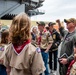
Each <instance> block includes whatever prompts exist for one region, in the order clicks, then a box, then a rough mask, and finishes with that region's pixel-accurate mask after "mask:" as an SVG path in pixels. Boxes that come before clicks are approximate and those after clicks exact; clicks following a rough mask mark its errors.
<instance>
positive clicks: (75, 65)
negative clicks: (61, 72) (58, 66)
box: [66, 42, 76, 75]
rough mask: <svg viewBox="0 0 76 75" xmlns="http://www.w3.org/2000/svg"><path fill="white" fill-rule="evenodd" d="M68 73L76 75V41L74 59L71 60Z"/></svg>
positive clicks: (68, 74)
mask: <svg viewBox="0 0 76 75" xmlns="http://www.w3.org/2000/svg"><path fill="white" fill-rule="evenodd" d="M66 75H76V42H75V44H74V60H72V61H71V63H70V65H69V67H68V71H67V74H66Z"/></svg>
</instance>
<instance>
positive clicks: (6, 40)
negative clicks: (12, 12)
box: [1, 30, 9, 44]
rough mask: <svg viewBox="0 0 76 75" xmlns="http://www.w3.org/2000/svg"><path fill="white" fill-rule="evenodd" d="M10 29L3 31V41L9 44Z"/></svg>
mask: <svg viewBox="0 0 76 75" xmlns="http://www.w3.org/2000/svg"><path fill="white" fill-rule="evenodd" d="M8 37H9V31H8V30H5V31H3V32H2V33H1V43H4V44H8V39H7V38H8Z"/></svg>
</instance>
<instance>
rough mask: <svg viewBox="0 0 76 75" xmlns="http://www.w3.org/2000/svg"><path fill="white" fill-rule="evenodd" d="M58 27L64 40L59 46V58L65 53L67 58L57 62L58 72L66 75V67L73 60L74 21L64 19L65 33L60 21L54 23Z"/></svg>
mask: <svg viewBox="0 0 76 75" xmlns="http://www.w3.org/2000/svg"><path fill="white" fill-rule="evenodd" d="M56 22H57V23H58V25H59V30H60V33H63V34H64V38H63V41H62V45H61V50H60V57H61V56H62V55H63V54H64V53H66V54H67V56H68V57H67V58H64V57H62V58H61V59H60V60H59V62H60V64H61V65H62V66H61V65H60V67H59V72H60V75H66V73H67V69H68V65H69V63H70V62H71V61H72V60H73V59H74V57H73V51H74V50H73V45H74V43H75V42H76V29H75V27H76V19H74V18H70V19H64V22H65V23H66V26H67V29H68V31H65V29H64V28H63V27H62V26H61V23H60V20H57V21H56Z"/></svg>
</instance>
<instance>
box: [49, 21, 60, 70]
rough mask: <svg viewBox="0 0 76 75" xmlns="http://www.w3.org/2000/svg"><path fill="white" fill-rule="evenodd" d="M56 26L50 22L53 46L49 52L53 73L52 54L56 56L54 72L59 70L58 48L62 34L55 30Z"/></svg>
mask: <svg viewBox="0 0 76 75" xmlns="http://www.w3.org/2000/svg"><path fill="white" fill-rule="evenodd" d="M54 25H55V23H53V22H50V23H49V24H48V26H49V32H50V34H51V35H52V38H53V44H52V46H51V48H50V50H49V66H50V69H51V71H52V60H53V59H52V54H53V55H54V71H56V70H57V53H58V46H59V44H60V42H61V38H60V34H59V33H58V32H57V30H56V29H54Z"/></svg>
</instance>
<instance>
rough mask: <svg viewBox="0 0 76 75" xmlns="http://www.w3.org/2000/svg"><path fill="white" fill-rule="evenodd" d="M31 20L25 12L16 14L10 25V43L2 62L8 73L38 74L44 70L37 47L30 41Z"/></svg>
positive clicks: (15, 74) (17, 74) (21, 74)
mask: <svg viewBox="0 0 76 75" xmlns="http://www.w3.org/2000/svg"><path fill="white" fill-rule="evenodd" d="M30 25H31V21H30V19H29V17H28V16H27V15H26V14H25V13H21V14H19V15H17V16H16V17H15V18H14V19H13V21H12V24H11V26H10V39H11V43H10V44H9V46H8V47H7V49H6V53H5V56H4V62H3V64H4V65H5V66H6V67H7V71H8V72H9V73H10V75H39V74H40V73H42V72H43V71H44V70H45V67H44V63H43V60H42V56H41V52H40V49H39V48H35V47H34V46H33V45H32V44H31V42H30V35H31V34H30Z"/></svg>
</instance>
